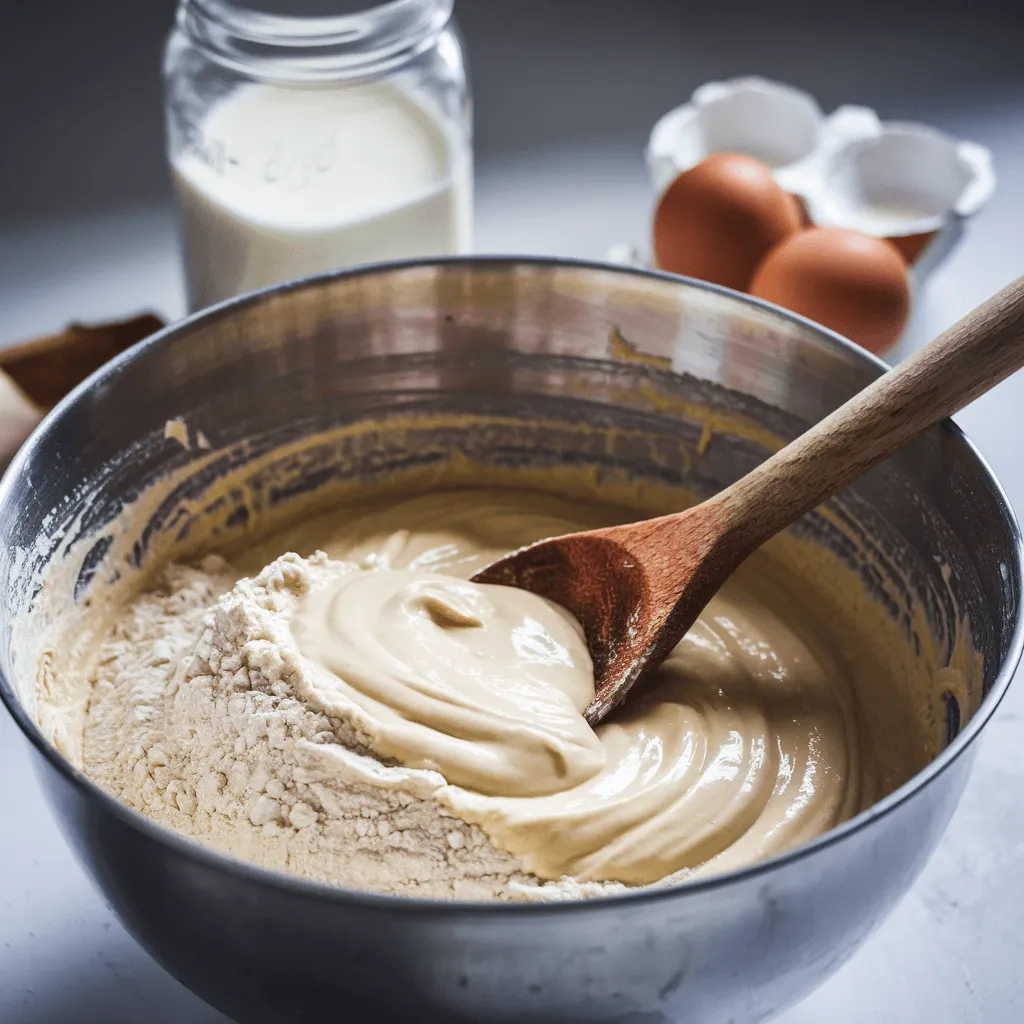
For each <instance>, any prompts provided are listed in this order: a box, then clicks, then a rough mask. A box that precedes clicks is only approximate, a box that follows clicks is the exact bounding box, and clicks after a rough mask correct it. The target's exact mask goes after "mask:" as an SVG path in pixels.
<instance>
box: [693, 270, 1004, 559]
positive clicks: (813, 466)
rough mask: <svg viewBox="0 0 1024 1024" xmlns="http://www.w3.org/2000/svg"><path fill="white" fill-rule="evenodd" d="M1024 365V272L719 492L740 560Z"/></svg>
mask: <svg viewBox="0 0 1024 1024" xmlns="http://www.w3.org/2000/svg"><path fill="white" fill-rule="evenodd" d="M1021 366H1024V277H1019V278H1017V280H1016V281H1014V282H1013V283H1012V284H1009V285H1007V286H1006V287H1005V288H1004V289H1003V290H1002V291H1001V292H999V293H998V294H996V295H994V296H993V297H992V298H991V299H989V300H988V301H986V302H984V303H982V304H981V305H980V306H978V307H977V308H976V309H974V310H973V311H972V312H970V313H968V314H967V315H966V316H965V317H964V318H963V319H962V320H960V321H959V322H958V323H956V324H954V325H953V326H952V327H950V328H949V330H947V331H944V332H943V333H942V334H940V335H939V336H938V337H937V338H935V339H934V340H932V341H931V342H929V343H928V344H927V345H925V346H924V348H922V349H920V350H919V351H918V352H916V353H914V355H912V356H910V357H909V358H908V359H906V360H905V361H904V362H902V363H901V364H900V365H899V366H897V367H896V368H895V369H892V370H890V371H889V372H888V373H886V374H885V375H884V376H882V377H879V378H878V380H876V381H875V382H874V383H873V384H871V385H869V386H868V387H866V388H865V389H864V390H863V391H861V392H860V393H859V394H857V395H855V396H854V397H853V398H851V399H850V400H849V401H848V402H847V403H846V404H845V405H843V406H840V408H838V409H836V411H835V412H833V413H832V414H831V415H829V416H826V417H825V419H823V420H821V421H820V422H819V423H817V424H816V425H815V426H813V427H811V429H810V430H808V431H807V432H806V433H805V434H803V435H802V436H801V437H799V438H797V439H796V440H795V441H793V442H792V443H790V444H789V445H787V446H786V447H785V448H783V449H782V450H781V451H779V452H778V453H776V454H775V455H773V456H772V457H771V458H770V459H768V460H767V461H765V462H764V463H762V464H761V465H760V466H758V467H757V468H756V469H755V470H754V471H753V472H751V473H748V474H747V476H745V477H743V478H742V479H741V480H738V481H737V482H736V483H735V484H733V485H732V486H731V487H729V488H728V489H727V490H725V491H724V492H722V494H720V495H719V496H718V497H717V498H715V499H712V501H713V502H716V503H717V502H721V503H722V506H721V507H722V508H723V509H724V510H725V511H726V512H727V514H728V522H729V526H728V530H727V532H728V534H729V535H730V540H731V541H732V543H733V544H735V545H736V548H737V553H738V554H740V557H744V556H745V554H747V553H749V552H750V551H752V550H753V549H754V548H756V547H759V546H760V545H761V544H762V543H763V542H764V541H765V540H767V539H768V538H769V537H771V536H772V535H773V534H775V533H777V532H778V531H780V530H782V529H785V527H787V526H789V525H790V523H792V522H794V521H795V520H796V519H798V518H799V517H800V516H802V515H803V514H804V513H806V512H809V511H810V510H811V509H812V508H815V507H816V506H817V505H820V504H821V502H822V501H823V500H824V499H826V498H828V497H829V496H831V495H832V494H834V493H835V492H836V491H838V490H839V489H840V488H842V487H844V486H845V485H846V484H848V483H851V482H852V481H853V480H856V479H857V478H858V477H859V476H861V475H862V474H863V473H865V472H866V471H867V470H868V469H870V468H871V467H872V466H874V465H875V464H876V463H878V462H881V461H882V460H883V459H885V458H887V457H888V456H890V455H892V454H893V453H895V452H896V451H898V450H899V449H900V448H902V447H903V445H905V444H906V443H907V442H908V441H911V440H912V439H913V438H915V437H916V436H917V435H918V434H920V433H922V432H923V431H924V430H926V429H927V428H928V427H930V426H932V425H933V424H934V423H937V422H938V421H939V420H941V419H943V418H945V417H946V416H950V415H952V414H953V413H955V412H957V410H959V409H962V408H963V407H964V406H965V405H967V404H968V402H970V401H972V400H973V399H975V398H977V397H978V395H981V394H983V393H984V392H986V391H988V390H989V389H990V388H992V387H994V386H995V385H996V384H998V383H999V382H1000V381H1001V380H1004V379H1005V378H1006V377H1009V376H1010V374H1011V373H1013V372H1014V371H1015V370H1018V369H1020V367H1021Z"/></svg>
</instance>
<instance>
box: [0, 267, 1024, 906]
mask: <svg viewBox="0 0 1024 1024" xmlns="http://www.w3.org/2000/svg"><path fill="white" fill-rule="evenodd" d="M466 265H469V266H479V267H481V268H484V269H487V268H491V269H494V268H501V267H505V268H507V269H512V268H516V267H520V268H521V267H527V268H542V269H543V268H548V269H551V268H554V269H557V268H566V269H571V270H578V271H597V272H601V273H608V274H612V275H617V276H630V277H642V278H653V279H655V280H661V281H665V282H668V283H671V284H677V285H683V286H686V287H690V288H695V289H697V290H700V291H704V292H708V293H711V294H715V295H718V296H720V297H723V298H725V299H727V300H728V301H730V302H738V303H740V304H741V305H748V306H754V307H755V308H758V309H761V310H762V311H765V312H767V313H769V314H770V315H772V316H773V317H775V318H777V319H781V320H783V321H788V322H789V323H790V324H794V325H796V326H797V327H800V328H801V329H804V330H807V329H809V330H810V331H811V332H812V333H813V334H816V335H818V336H819V337H820V338H821V339H823V340H825V341H826V342H828V343H829V344H831V345H838V346H839V347H840V348H841V349H845V350H846V351H847V352H848V353H850V354H851V355H853V356H854V358H856V359H859V360H861V361H863V362H866V363H867V364H869V365H871V366H873V367H874V368H876V369H877V370H879V371H880V374H881V373H884V372H885V371H887V370H888V369H889V368H890V367H889V365H888V364H887V363H885V362H884V360H882V359H880V358H879V357H878V356H876V355H874V354H873V353H871V352H868V351H867V350H865V349H862V348H861V347H860V346H858V345H856V344H854V343H853V342H851V341H849V340H848V339H846V338H844V337H843V336H842V335H840V334H837V333H836V332H835V331H832V330H829V329H828V328H826V327H823V326H821V325H820V324H817V323H815V322H813V321H812V320H809V319H808V318H806V317H803V316H800V315H799V314H797V313H793V312H790V311H789V310H786V309H783V308H781V307H780V306H776V305H774V304H773V303H770V302H766V301H764V300H763V299H758V298H755V297H754V296H751V295H747V294H745V293H742V292H737V291H734V290H733V289H731V288H725V287H723V286H721V285H715V284H711V283H709V282H707V281H700V280H697V279H696V278H690V277H684V276H682V275H679V274H670V273H667V272H665V271H659V270H650V269H647V268H641V267H630V266H622V265H618V264H613V263H606V262H601V261H597V260H581V259H569V258H562V257H546V256H540V257H538V256H516V255H501V256H450V257H429V258H421V259H411V260H392V261H387V262H381V263H370V264H360V265H358V266H355V267H348V268H344V269H342V270H336V271H329V272H327V273H322V274H313V275H309V276H306V277H302V278H297V279H295V280H292V281H286V282H283V283H281V284H276V285H271V286H269V287H267V288H262V289H259V290H258V291H253V292H248V293H246V294H243V295H240V296H236V297H233V298H230V299H227V300H225V301H223V302H220V303H217V304H215V305H213V306H209V307H207V308H204V309H202V310H199V311H197V312H194V313H191V314H189V315H188V316H186V317H184V318H183V319H181V320H178V321H176V322H174V323H171V324H169V325H168V326H166V327H164V328H162V329H161V330H159V331H157V332H155V333H154V334H152V335H150V336H149V337H148V338H145V339H143V340H142V341H140V342H138V343H137V344H135V345H133V346H132V347H130V348H129V349H127V350H126V351H124V352H122V353H120V354H119V355H118V356H116V357H115V358H114V359H112V360H111V361H110V362H108V363H106V364H104V366H102V367H101V368H100V369H99V370H97V371H96V372H95V373H93V374H92V375H91V376H89V377H88V378H86V380H84V381H83V382H82V383H81V384H79V385H78V386H77V387H76V388H75V389H74V390H73V391H71V392H70V393H69V394H68V395H66V396H65V397H64V398H63V399H62V400H61V401H60V402H59V403H58V404H57V405H56V406H55V407H54V408H53V409H52V410H50V412H49V413H47V415H46V416H45V417H44V418H43V420H42V421H41V422H40V423H39V424H38V426H37V427H36V428H35V430H33V432H32V434H31V435H30V436H29V438H28V439H27V440H26V441H25V443H24V444H23V445H22V447H21V449H20V450H19V451H18V453H17V454H16V455H15V457H14V459H13V460H12V461H11V464H10V466H9V467H8V470H7V472H6V473H5V474H4V475H3V479H2V480H0V511H2V510H3V508H4V507H5V506H6V505H7V504H8V503H9V502H10V500H11V498H10V491H11V488H12V486H13V485H12V481H13V479H14V478H15V477H16V476H17V475H18V473H19V471H20V470H22V469H23V467H24V466H25V464H26V463H27V462H29V461H30V459H31V457H32V455H33V453H34V450H35V449H36V448H37V447H38V446H39V445H40V444H41V443H42V440H43V439H44V438H45V436H46V435H47V434H48V433H49V431H50V430H51V429H52V427H53V424H54V423H55V422H56V421H57V420H58V419H60V417H61V416H62V415H63V414H64V411H65V410H66V409H68V408H70V407H71V406H72V405H74V404H75V403H76V402H77V401H78V400H79V398H80V397H81V396H82V395H84V394H85V393H86V392H87V391H89V390H91V389H92V388H93V387H95V386H96V385H98V384H101V383H103V382H104V381H105V380H107V378H108V377H110V376H112V375H114V374H116V373H117V372H118V371H119V370H120V369H121V367H122V366H124V365H127V364H128V363H130V362H132V361H134V360H135V359H138V358H139V357H140V356H142V355H143V354H144V353H145V352H147V351H148V350H149V349H150V348H153V347H155V346H157V345H161V344H165V343H167V342H168V340H169V339H170V340H173V339H174V338H175V337H178V336H181V335H183V334H187V332H188V331H190V330H191V329H192V328H193V327H194V326H195V325H196V324H200V323H203V322H209V321H213V320H216V319H219V318H221V317H223V316H225V315H229V314H231V313H232V312H233V311H235V310H237V309H241V308H244V307H246V306H256V305H258V304H259V303H260V302H262V301H264V300H265V299H266V298H267V297H268V296H272V295H281V294H287V293H289V292H292V291H300V290H304V289H306V288H310V289H312V288H317V287H320V286H322V285H325V284H328V283H330V282H334V281H338V280H344V279H348V278H357V277H363V276H370V275H378V274H382V273H384V274H386V273H396V272H402V271H406V270H414V269H426V268H444V267H451V266H454V267H458V266H466ZM930 429H940V430H946V431H949V432H950V433H951V434H952V435H953V437H954V439H955V440H956V441H958V442H959V443H961V444H962V445H963V446H964V447H965V449H966V451H967V453H968V454H969V455H971V456H972V457H973V458H974V459H975V460H976V462H977V464H978V466H979V468H980V469H981V471H982V473H983V475H984V476H985V477H986V478H987V481H988V486H989V488H990V489H991V491H992V494H993V496H994V498H995V499H996V502H997V505H998V507H999V508H1000V511H1001V513H1002V516H1003V521H1004V524H1005V526H1006V528H1007V530H1008V531H1009V533H1010V538H1011V541H1012V545H1013V549H1014V552H1015V556H1016V563H1017V579H1018V581H1024V538H1022V535H1021V529H1020V525H1019V523H1018V521H1017V517H1016V515H1015V514H1014V511H1013V507H1012V506H1011V505H1010V502H1009V499H1008V498H1007V496H1006V493H1005V491H1004V490H1003V487H1002V485H1001V484H1000V483H999V480H998V479H997V478H996V476H995V474H994V473H993V471H992V469H991V467H990V466H989V464H988V462H987V461H986V460H985V458H984V456H982V454H981V453H980V452H979V451H978V449H977V447H976V446H975V445H974V443H973V442H972V441H971V440H970V439H969V438H968V437H967V435H966V434H965V433H964V432H963V430H961V428H960V427H959V426H958V425H957V424H956V423H955V422H954V421H953V420H952V419H946V420H942V421H940V422H939V423H938V424H936V425H935V427H932V428H930ZM1017 589H1018V593H1017V598H1018V601H1017V606H1018V612H1017V618H1016V622H1015V623H1014V629H1013V636H1012V637H1011V640H1010V645H1009V648H1008V650H1007V655H1006V657H1005V658H1004V660H1003V664H1002V665H1001V666H1000V670H999V672H998V674H997V675H996V678H995V679H994V680H993V682H992V685H991V687H990V688H989V691H988V693H986V694H985V696H984V697H983V699H982V701H981V704H980V705H979V707H978V709H977V711H976V712H975V713H974V715H973V716H972V717H971V719H970V720H969V721H968V723H967V724H966V726H964V727H963V728H962V729H961V731H960V732H959V733H958V735H957V736H956V737H955V738H954V740H953V742H952V743H949V744H948V745H947V746H946V747H945V748H944V749H943V750H942V751H940V752H939V754H938V755H937V756H936V757H935V758H933V759H932V760H931V761H929V762H928V764H927V765H925V766H924V768H922V769H921V770H920V771H918V772H915V773H914V775H912V776H911V777H910V778H909V779H908V780H907V781H906V782H904V783H903V784H902V785H901V786H899V787H897V788H896V789H895V790H893V791H892V792H891V793H889V794H887V795H886V796H885V797H883V798H882V799H881V800H879V801H877V802H876V803H874V804H872V805H871V806H869V807H867V808H865V809H864V810H862V811H860V812H859V813H858V814H856V815H854V816H853V817H852V818H849V819H847V820H846V821H844V822H842V823H841V824H839V825H837V826H835V827H834V828H830V829H829V830H828V831H826V832H823V833H822V834H821V835H820V836H817V837H816V838H814V839H812V840H811V841H810V842H806V843H802V844H800V845H799V846H796V847H794V848H792V849H790V850H785V851H783V852H782V853H779V854H776V855H775V856H774V857H770V858H768V859H766V860H762V861H757V862H755V863H753V864H748V865H746V866H744V867H740V868H735V869H733V870H731V871H725V872H722V873H721V874H712V875H708V876H707V877H701V878H693V879H684V880H682V881H679V882H676V883H672V884H669V885H659V884H658V883H655V884H654V885H653V886H646V887H642V888H636V889H628V890H626V891H625V892H615V893H609V894H606V895H602V896H594V897H588V898H586V899H570V900H552V901H545V900H538V901H532V900H529V901H505V900H462V899H454V900H448V899H439V898H424V897H419V896H397V895H391V894H388V893H377V892H372V891H364V890H359V889H349V888H346V887H344V886H339V885H331V884H328V883H326V882H319V881H315V880H312V879H309V878H304V877H301V876H299V875H290V874H286V873H285V872H282V871H276V870H273V869H271V868H264V867H260V866H259V865H256V864H252V863H249V862H247V861H242V860H239V859H237V858H235V857H232V856H230V855H228V854H225V853H221V852H220V851H219V850H216V849H214V848H213V847H211V846H206V845H204V844H202V843H200V842H198V841H196V840H193V839H190V838H189V837H187V836H185V835H183V834H181V833H179V832H176V831H175V830H173V829H171V828H168V827H165V826H163V825H160V824H158V823H157V822H155V821H153V820H151V819H150V818H147V817H146V816H145V815H143V814H142V813H140V812H139V811H136V810H135V809H134V808H132V807H130V806H129V805H128V804H126V803H123V802H122V801H121V800H119V799H118V798H117V797H115V796H113V795H111V794H110V793H108V792H106V790H104V789H103V788H102V787H100V786H99V784H98V783H96V782H93V780H92V779H90V778H89V777H88V776H87V775H86V774H85V773H84V772H83V771H82V770H81V769H79V768H76V767H75V766H74V765H72V764H71V762H70V761H68V760H67V759H66V758H65V757H64V756H63V755H62V754H61V753H60V752H59V751H58V750H57V749H56V747H54V746H53V745H52V744H51V743H49V742H48V741H47V740H46V738H45V737H44V736H43V734H42V732H41V731H40V729H39V727H38V725H37V724H36V723H35V721H34V720H33V719H32V718H31V717H30V715H29V713H28V711H27V710H26V709H25V707H24V705H23V704H22V702H21V700H20V699H19V698H18V696H17V694H16V693H15V692H14V688H13V686H12V685H11V683H10V682H9V681H8V679H7V675H6V673H5V672H3V671H2V670H0V703H2V704H3V705H4V706H6V708H7V710H8V711H9V712H10V714H11V716H12V718H13V719H14V721H15V723H16V724H17V725H18V727H19V728H20V730H21V731H22V733H23V734H24V735H25V737H26V738H27V739H28V740H29V742H30V743H31V744H32V746H33V747H35V749H36V751H37V752H38V753H39V754H41V755H42V757H43V758H44V760H46V761H48V762H49V764H50V766H51V767H53V768H54V769H55V770H56V771H57V774H58V775H60V776H62V777H63V778H64V780H65V781H67V782H69V783H70V784H71V785H72V786H73V787H74V788H76V789H78V790H79V791H81V793H82V795H83V796H85V797H86V798H89V799H91V800H93V801H98V802H99V804H100V805H101V806H102V807H103V809H104V810H106V811H107V812H108V813H110V814H112V815H113V816H114V817H115V818H117V819H119V820H120V822H121V823H122V824H124V825H126V826H128V827H129V828H132V829H134V830H136V831H138V832H141V833H142V835H143V837H144V838H146V839H148V840H151V841H153V842H155V843H159V844H163V845H165V846H169V847H170V848H171V849H172V850H173V851H174V852H175V853H177V854H179V855H181V856H183V857H185V858H188V859H192V860H194V861H198V862H199V864H200V865H201V866H202V867H204V868H207V869H211V870H214V871H222V872H228V873H230V874H234V875H236V876H239V877H240V878H241V879H242V880H245V881H249V882H252V883H256V884H259V885H263V886H269V887H270V888H272V889H275V890H279V891H284V892H288V893H291V894H293V895H295V896H299V897H304V898H313V899H318V900H329V901H330V902H332V903H338V904H349V905H355V906H358V907H361V908H364V909H367V910H373V909H377V910H380V911H383V912H388V913H396V912H397V913H409V914H415V915H423V914H433V915H438V914H439V915H442V916H446V917H459V918H462V917H476V916H478V915H481V914H484V915H486V914H488V913H494V912H497V913H500V914H501V915H503V916H510V915H514V916H517V917H522V916H532V915H568V914H570V913H588V912H600V911H602V910H607V909H609V908H610V907H618V906H621V907H625V906H632V905H638V906H643V905H645V904H647V903H649V902H657V901H661V900H669V899H672V898H680V899H681V898H684V897H686V896H687V895H697V894H699V893H703V892H709V891H713V890H717V889H720V888H723V887H725V886H729V885H732V884H735V883H742V882H747V881H750V880H752V879H756V878H758V877H761V876H768V875H771V874H772V873H773V872H775V871H776V870H779V869H781V868H785V867H788V866H790V865H793V864H795V863H798V862H800V861H802V860H804V859H806V858H808V857H812V856H814V855H816V854H817V853H819V852H821V851H823V850H825V849H828V848H830V847H831V846H833V845H835V844H838V843H841V842H843V841H845V840H846V839H847V838H848V837H850V836H852V835H854V834H856V833H859V832H861V831H863V830H864V829H866V828H868V827H870V826H871V825H872V824H874V822H876V821H878V820H880V819H882V818H884V817H887V816H888V815H889V814H891V813H892V812H894V811H895V810H896V809H897V808H899V807H900V806H901V805H903V804H904V803H906V802H907V801H909V800H911V799H913V798H914V797H916V796H918V795H919V794H920V793H921V792H923V791H924V790H925V789H926V788H927V787H928V786H929V785H931V784H932V783H933V782H934V781H935V780H936V779H938V778H939V776H941V775H942V774H943V773H945V772H946V771H947V770H948V769H949V768H950V767H952V765H953V764H954V763H955V762H956V761H958V760H959V759H960V757H961V756H962V755H963V754H964V753H966V751H967V750H968V748H969V747H970V746H971V745H972V744H973V743H974V741H975V740H976V739H977V738H978V736H979V735H980V733H981V731H982V730H983V729H984V728H985V726H986V725H987V724H988V722H989V721H990V720H991V718H992V716H993V714H994V713H995V711H996V709H997V708H998V706H999V704H1000V702H1001V701H1002V699H1003V697H1004V696H1005V694H1006V691H1007V689H1008V688H1009V686H1010V684H1011V682H1012V681H1013V678H1014V675H1015V673H1016V669H1017V665H1018V663H1019V661H1020V658H1021V653H1022V650H1024V606H1022V597H1024V593H1022V591H1024V583H1021V582H1019V583H1018V588H1017ZM51 810H52V808H51Z"/></svg>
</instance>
